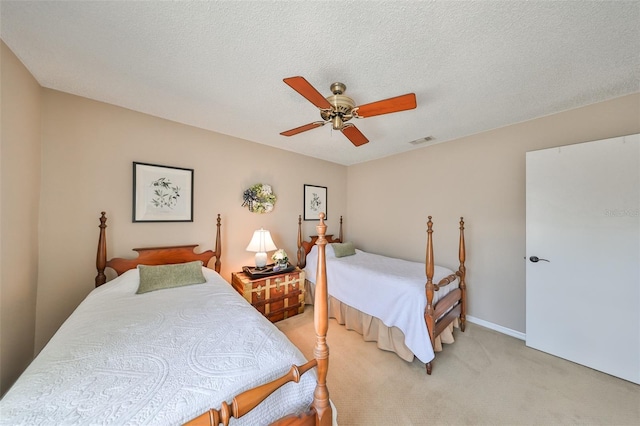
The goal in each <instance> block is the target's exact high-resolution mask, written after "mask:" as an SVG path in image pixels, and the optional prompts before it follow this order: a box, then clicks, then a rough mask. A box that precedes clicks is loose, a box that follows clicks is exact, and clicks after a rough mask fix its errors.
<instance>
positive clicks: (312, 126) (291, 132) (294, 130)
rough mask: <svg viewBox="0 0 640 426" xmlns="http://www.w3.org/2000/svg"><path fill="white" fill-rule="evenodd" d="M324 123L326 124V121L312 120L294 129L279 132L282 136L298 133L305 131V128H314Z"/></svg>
mask: <svg viewBox="0 0 640 426" xmlns="http://www.w3.org/2000/svg"><path fill="white" fill-rule="evenodd" d="M325 124H327V122H326V121H314V122H313V123H309V124H305V125H304V126H300V127H296V128H295V129H291V130H287V131H286V132H282V133H280V134H281V135H282V136H293V135H297V134H298V133H302V132H306V131H307V130H311V129H315V128H316V127H321V126H324V125H325Z"/></svg>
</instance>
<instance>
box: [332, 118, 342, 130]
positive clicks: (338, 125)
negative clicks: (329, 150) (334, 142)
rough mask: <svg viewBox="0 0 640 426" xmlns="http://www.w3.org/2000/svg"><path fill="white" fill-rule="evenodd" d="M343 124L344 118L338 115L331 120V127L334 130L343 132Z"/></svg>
mask: <svg viewBox="0 0 640 426" xmlns="http://www.w3.org/2000/svg"><path fill="white" fill-rule="evenodd" d="M343 124H344V123H343V122H342V117H340V116H339V115H336V116H334V117H333V118H332V119H331V126H332V127H333V130H342V125H343Z"/></svg>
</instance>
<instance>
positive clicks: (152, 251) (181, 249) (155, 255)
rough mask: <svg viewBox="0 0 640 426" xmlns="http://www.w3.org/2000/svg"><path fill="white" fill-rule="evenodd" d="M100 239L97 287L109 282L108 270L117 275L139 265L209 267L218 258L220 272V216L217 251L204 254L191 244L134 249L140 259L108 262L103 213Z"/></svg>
mask: <svg viewBox="0 0 640 426" xmlns="http://www.w3.org/2000/svg"><path fill="white" fill-rule="evenodd" d="M99 228H100V237H99V239H98V252H97V255H96V269H97V270H98V275H96V280H95V281H96V287H99V286H101V285H102V284H104V283H105V282H106V281H107V277H106V275H105V273H104V270H105V269H106V268H111V269H113V270H114V271H115V272H116V274H117V275H121V274H122V273H124V272H126V271H128V270H129V269H134V268H136V267H137V266H138V265H166V264H173V263H185V262H192V261H194V260H200V261H202V264H203V265H204V266H208V264H209V261H210V260H211V258H212V257H215V258H216V261H215V264H214V269H215V270H216V272H220V266H221V262H220V254H221V253H222V245H221V242H220V215H219V214H218V218H217V221H216V244H215V247H216V250H215V251H212V250H207V251H205V252H202V253H194V251H193V250H194V249H195V248H196V247H198V244H189V245H182V246H166V247H146V248H134V249H133V250H134V251H136V252H138V257H136V258H134V259H124V258H121V257H114V258H113V259H111V260H108V261H107V239H106V228H107V217H106V213H105V212H102V213H101V216H100V226H99Z"/></svg>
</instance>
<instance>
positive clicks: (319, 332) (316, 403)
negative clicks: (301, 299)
mask: <svg viewBox="0 0 640 426" xmlns="http://www.w3.org/2000/svg"><path fill="white" fill-rule="evenodd" d="M318 216H319V217H320V223H319V224H318V225H316V231H317V232H318V240H317V241H316V245H317V246H318V269H317V275H316V295H315V302H314V312H313V315H314V321H313V322H314V325H315V329H316V345H315V347H314V349H313V354H314V356H315V358H316V360H317V362H318V379H317V384H316V389H315V391H314V392H313V403H312V406H313V408H315V410H316V425H330V424H331V421H332V414H331V405H330V403H329V390H328V389H327V372H328V370H329V346H328V345H327V329H328V327H329V296H328V292H327V271H326V258H325V246H326V245H327V239H326V238H325V234H326V232H327V225H325V223H324V218H325V217H326V216H325V214H324V213H320V214H319V215H318Z"/></svg>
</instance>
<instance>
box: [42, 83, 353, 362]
mask: <svg viewBox="0 0 640 426" xmlns="http://www.w3.org/2000/svg"><path fill="white" fill-rule="evenodd" d="M42 110H43V112H42V114H43V124H42V144H43V155H42V188H41V194H42V195H41V209H40V227H41V231H40V264H39V272H40V278H39V280H38V311H37V312H38V313H37V322H36V325H37V326H36V352H37V351H39V350H40V349H41V348H42V347H43V345H44V344H45V343H46V342H47V341H48V340H49V338H50V337H51V336H52V335H53V333H54V332H55V331H56V329H57V328H58V327H59V326H60V324H61V323H62V322H63V321H64V320H65V319H66V318H67V316H68V315H69V314H70V313H71V312H72V311H73V309H74V308H75V307H76V306H77V305H78V303H79V302H80V301H81V300H82V299H83V298H84V297H85V296H86V295H87V293H89V291H91V289H92V288H93V287H94V281H93V280H94V277H95V256H96V247H97V238H98V224H99V221H98V218H99V214H100V211H103V210H104V211H106V212H107V217H108V222H107V225H108V228H107V237H108V256H109V257H114V256H127V257H134V255H135V253H134V252H132V251H131V248H133V247H145V246H147V247H149V246H158V245H171V244H191V243H194V244H200V245H201V248H202V249H210V248H213V244H214V236H215V215H216V214H217V213H220V214H221V215H222V224H223V226H222V235H223V256H222V262H223V266H222V276H223V277H224V278H226V279H227V280H229V281H230V279H231V272H232V271H237V270H240V269H241V267H242V265H247V264H253V253H249V252H246V251H245V248H246V246H247V244H248V243H249V240H250V239H251V236H252V234H253V231H254V230H255V229H259V228H260V227H264V228H265V229H269V230H270V231H271V233H272V236H273V238H274V242H275V243H276V245H277V246H278V247H282V248H284V249H285V250H286V251H287V252H288V253H289V255H290V256H292V257H293V258H294V259H295V254H296V240H297V219H298V214H301V213H302V203H303V200H302V194H303V185H304V184H305V183H308V184H316V185H322V186H327V187H328V189H329V191H328V196H329V198H330V200H329V202H328V205H329V208H330V212H329V217H330V218H331V221H329V225H330V226H331V225H333V224H335V223H337V220H338V219H337V218H338V216H339V214H341V213H343V212H345V210H346V178H347V169H346V167H344V166H340V165H337V164H333V163H328V162H326V161H321V160H317V159H313V158H310V157H305V156H301V155H297V154H294V153H291V152H287V151H283V150H279V149H275V148H271V147H268V146H265V145H261V144H256V143H253V142H248V141H246V140H241V139H236V138H233V137H230V136H225V135H221V134H217V133H213V132H209V131H205V130H201V129H197V128H194V127H189V126H186V125H182V124H178V123H175V122H171V121H167V120H163V119H159V118H156V117H152V116H149V115H145V114H141V113H137V112H134V111H131V110H127V109H124V108H120V107H116V106H113V105H108V104H104V103H100V102H95V101H91V100H88V99H85V98H80V97H77V96H73V95H69V94H65V93H61V92H57V91H52V90H44V91H43V105H42ZM214 119H215V117H212V120H214ZM134 161H138V162H145V163H152V164H161V165H168V166H177V167H185V168H190V169H194V177H195V184H194V187H195V188H194V200H195V201H194V202H195V207H194V222H193V223H132V221H131V208H132V206H131V204H132V163H133V162H134ZM258 182H262V183H268V184H271V185H272V187H273V190H274V192H275V193H276V195H277V196H278V201H277V203H276V206H275V209H274V211H273V212H271V213H269V214H263V215H261V214H256V213H251V212H249V211H248V210H247V209H246V208H243V207H241V204H242V193H243V191H244V190H245V189H246V188H248V187H249V186H251V185H252V184H254V183H258ZM315 223H316V222H305V233H306V235H309V234H311V233H315V228H314V226H315Z"/></svg>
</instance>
